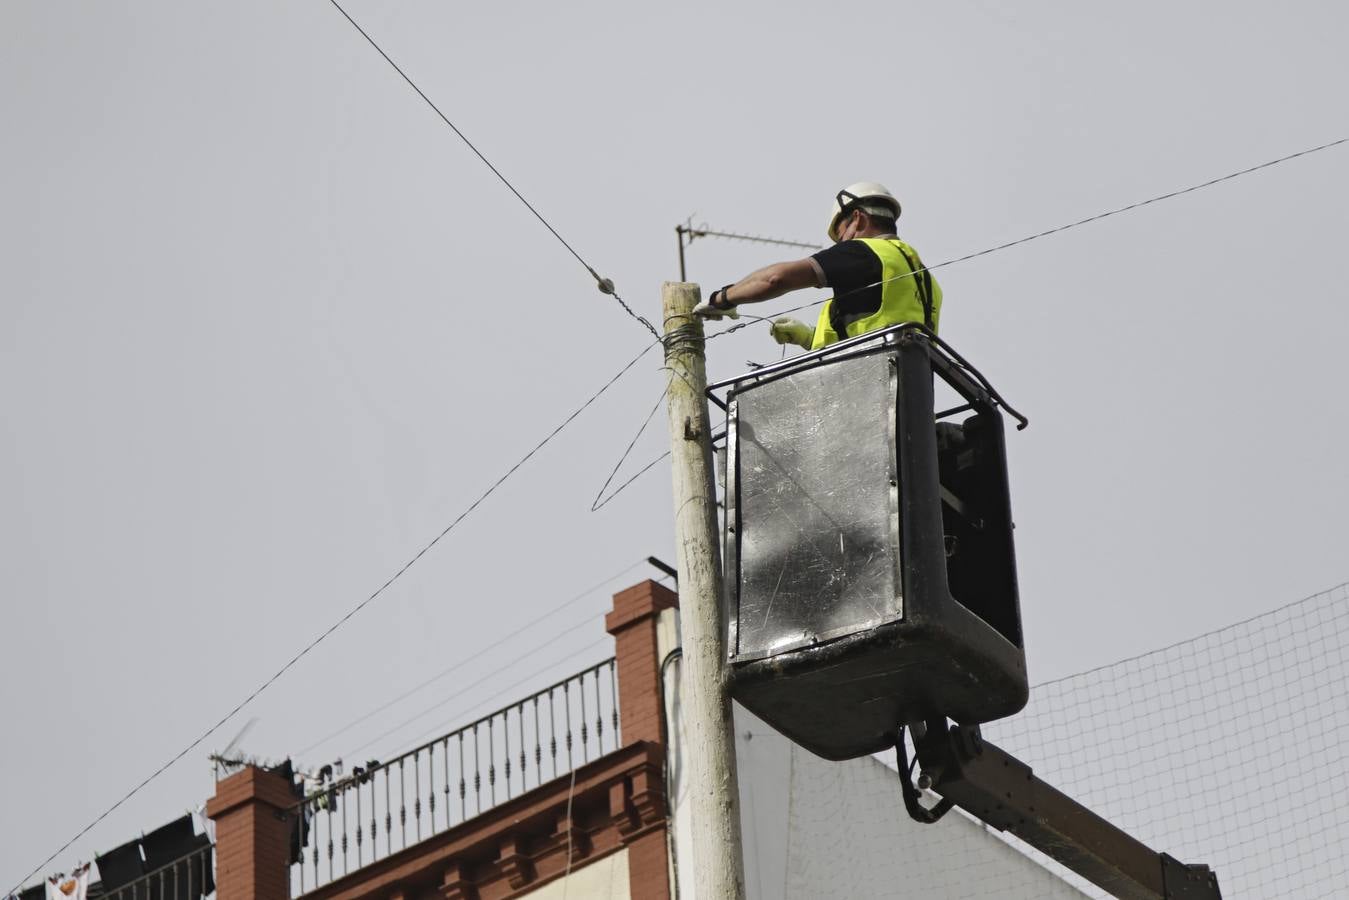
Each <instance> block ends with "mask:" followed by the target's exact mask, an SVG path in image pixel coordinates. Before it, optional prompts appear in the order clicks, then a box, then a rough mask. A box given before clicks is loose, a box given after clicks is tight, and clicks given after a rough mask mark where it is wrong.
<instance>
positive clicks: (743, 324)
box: [707, 137, 1349, 341]
mask: <svg viewBox="0 0 1349 900" xmlns="http://www.w3.org/2000/svg"><path fill="white" fill-rule="evenodd" d="M1345 143H1349V137H1346V138H1340V139H1339V140H1335V141H1330V142H1329V143H1325V144H1321V145H1319V146H1316V147H1309V148H1307V149H1306V150H1299V151H1297V152H1296V153H1289V154H1288V155H1287V156H1280V157H1278V158H1277V159H1271V160H1267V161H1265V162H1262V163H1259V164H1258V165H1254V166H1250V167H1248V168H1245V169H1240V170H1238V171H1236V172H1230V173H1228V174H1227V175H1222V176H1219V177H1217V178H1211V179H1209V180H1208V181H1205V182H1202V183H1200V184H1193V185H1190V186H1189V187H1185V188H1180V189H1179V190H1175V191H1170V192H1168V193H1165V194H1158V195H1157V196H1156V197H1149V198H1148V199H1147V200H1140V201H1138V202H1137V203H1130V204H1129V205H1128V206H1121V207H1119V208H1118V209H1111V210H1107V211H1106V212H1101V213H1097V214H1096V215H1094V216H1087V217H1086V218H1085V219H1078V220H1077V221H1076V222H1069V223H1067V224H1065V225H1059V226H1057V227H1055V228H1049V229H1046V230H1044V231H1040V232H1037V233H1035V234H1031V235H1027V236H1026V237H1022V238H1017V239H1016V240H1014V241H1007V242H1006V243H1003V244H998V245H997V246H994V247H988V248H987V249H984V250H977V251H975V252H974V253H967V254H965V255H964V256H958V257H956V258H955V259H948V260H945V261H944V262H939V263H937V264H935V265H931V266H922V267H919V268H918V269H915V270H913V271H910V272H904V273H903V274H900V275H894V276H892V277H890V278H883V279H881V280H880V281H877V282H874V283H872V284H867V285H863V286H862V287H859V288H855V289H853V290H851V291H848V292H847V293H843V294H835V295H834V296H833V297H826V298H825V299H823V300H816V301H813V302H811V303H804V304H802V305H801V306H794V307H792V308H791V309H786V310H783V311H782V312H780V313H778V315H779V316H785V315H787V314H788V313H794V312H800V311H801V310H803V309H810V308H811V307H812V306H819V305H821V304H823V303H828V302H829V301H830V300H841V299H843V298H844V297H850V296H852V295H853V294H857V293H860V292H862V291H866V290H870V289H871V288H874V287H880V286H882V285H886V284H889V283H890V282H892V281H899V280H900V279H902V278H912V277H914V276H916V275H921V274H923V273H924V272H931V271H933V270H935V269H941V268H944V267H946V266H953V265H955V264H956V263H962V262H966V261H967V260H971V259H975V258H977V257H980V256H987V255H988V254H990V253H997V252H998V251H999V250H1006V249H1008V248H1009V247H1016V246H1018V245H1020V244H1026V243H1029V242H1031V241H1034V240H1038V239H1039V238H1042V237H1048V236H1049V235H1051V234H1058V233H1059V232H1061V231H1067V230H1069V229H1070V228H1077V227H1078V226H1079V225H1087V224H1090V223H1091V222H1099V221H1100V220H1101V219H1108V218H1109V217H1111V216H1115V215H1119V214H1120V213H1125V212H1129V211H1130V210H1134V209H1139V208H1141V207H1144V206H1148V205H1150V204H1153V203H1160V202H1161V201H1163V200H1170V199H1172V198H1173V197H1179V196H1181V195H1182V194H1189V193H1191V192H1193V191H1198V190H1201V189H1203V188H1206V187H1212V186H1213V185H1215V184H1221V183H1222V182H1224V181H1230V180H1232V179H1233V178H1240V177H1241V176H1243V175H1249V174H1251V173H1252V172H1258V171H1260V170H1261V169H1268V168H1269V167H1270V166H1277V165H1278V164H1279V163H1285V162H1288V161H1289V160H1294V159H1297V158H1298V157H1300V156H1307V155H1309V154H1312V153H1318V152H1320V151H1322V150H1329V149H1331V148H1332V147H1338V146H1340V145H1341V144H1345ZM759 321H763V319H762V318H761V319H759ZM753 324H755V323H754V322H740V323H738V324H736V325H733V326H731V327H730V328H727V329H724V330H723V331H719V332H717V333H716V334H713V335H709V336H708V338H707V339H708V340H709V341H710V340H712V339H713V338H719V337H722V336H724V335H727V334H731V333H733V332H736V331H739V330H740V329H742V328H748V327H749V326H750V325H753Z"/></svg>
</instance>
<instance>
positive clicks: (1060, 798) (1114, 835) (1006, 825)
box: [898, 720, 1222, 900]
mask: <svg viewBox="0 0 1349 900" xmlns="http://www.w3.org/2000/svg"><path fill="white" fill-rule="evenodd" d="M909 730H910V731H911V733H912V734H913V738H914V746H915V748H916V749H917V752H918V760H917V762H918V764H919V765H920V766H921V775H920V777H919V785H920V786H922V787H925V788H930V789H931V790H932V791H934V792H935V793H937V794H939V795H940V796H941V797H942V801H941V803H939V804H938V805H937V806H936V807H934V808H932V809H926V808H924V807H923V806H921V805H920V804H919V802H918V790H917V788H915V787H914V785H913V782H912V780H911V776H910V773H909V771H908V761H907V759H906V756H907V754H906V751H905V746H904V735H903V732H902V731H901V733H900V736H899V742H898V751H899V762H900V783H901V785H902V787H903V789H904V805H905V806H906V807H907V808H908V811H909V814H910V815H911V816H912V817H913V818H914V819H916V820H917V821H919V822H923V823H931V822H934V821H936V819H938V818H940V817H941V815H942V813H944V812H945V811H946V810H947V809H949V808H950V807H951V806H952V805H954V806H959V807H960V808H961V809H963V810H965V811H966V812H967V813H969V814H970V815H972V816H974V817H975V818H977V819H979V820H980V821H983V822H985V823H987V824H988V825H990V826H992V827H993V828H996V829H998V830H999V831H1009V832H1011V833H1012V834H1014V835H1016V836H1017V837H1019V838H1020V839H1021V840H1023V841H1025V842H1026V843H1028V844H1030V845H1031V846H1032V847H1034V848H1035V849H1037V850H1039V851H1041V852H1043V853H1045V854H1046V855H1048V856H1050V857H1052V858H1053V859H1055V860H1057V861H1058V862H1060V863H1062V864H1063V865H1065V866H1067V867H1068V868H1070V869H1072V870H1073V871H1074V872H1076V873H1077V874H1079V875H1081V876H1082V877H1083V878H1086V879H1087V880H1089V881H1091V882H1092V883H1093V884H1096V885H1098V886H1100V887H1101V888H1104V889H1105V890H1107V891H1109V892H1110V893H1111V894H1113V895H1114V896H1116V897H1122V898H1127V900H1221V897H1222V895H1221V893H1219V890H1218V877H1217V875H1215V874H1214V873H1213V872H1212V871H1210V870H1209V867H1208V866H1206V865H1186V864H1185V863H1182V862H1180V861H1178V860H1176V859H1175V858H1173V857H1171V856H1168V855H1167V854H1165V853H1158V852H1156V851H1155V850H1152V849H1150V848H1149V847H1147V846H1146V845H1145V844H1143V843H1142V842H1141V841H1138V840H1136V839H1134V838H1133V837H1130V836H1129V835H1128V834H1126V833H1125V832H1123V831H1121V830H1120V829H1118V828H1116V827H1115V826H1114V825H1111V824H1110V823H1109V822H1107V821H1106V820H1105V819H1103V818H1101V817H1100V816H1098V815H1096V814H1095V813H1094V812H1092V811H1091V810H1089V809H1087V808H1086V807H1085V806H1083V805H1082V804H1080V803H1077V802H1076V801H1074V800H1073V799H1072V798H1070V797H1068V796H1067V795H1065V794H1063V793H1062V792H1060V791H1058V790H1056V789H1055V788H1053V787H1052V786H1050V785H1048V784H1046V783H1045V782H1043V781H1041V780H1040V779H1039V778H1036V777H1035V775H1034V773H1032V772H1031V767H1030V766H1028V765H1026V764H1025V763H1023V762H1021V761H1020V760H1019V759H1017V758H1015V757H1014V756H1012V755H1011V754H1009V753H1006V752H1005V751H1003V750H1000V749H998V748H997V747H995V746H994V745H993V744H990V743H989V742H987V741H985V740H984V739H983V737H982V735H981V734H980V733H979V728H978V726H963V725H955V724H952V725H950V726H949V727H948V725H947V723H946V721H945V720H940V721H934V722H931V723H921V722H915V723H912V724H911V725H910V726H909Z"/></svg>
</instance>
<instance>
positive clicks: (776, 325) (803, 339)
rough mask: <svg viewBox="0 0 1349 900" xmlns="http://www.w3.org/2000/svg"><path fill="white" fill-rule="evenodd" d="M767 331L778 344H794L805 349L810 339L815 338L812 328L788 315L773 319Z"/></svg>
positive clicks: (808, 347) (808, 345) (807, 348)
mask: <svg viewBox="0 0 1349 900" xmlns="http://www.w3.org/2000/svg"><path fill="white" fill-rule="evenodd" d="M768 333H769V334H771V335H772V336H773V340H775V341H777V342H778V343H779V344H795V345H796V346H798V347H802V348H804V349H806V350H809V349H810V344H811V341H813V340H814V339H815V329H814V328H811V327H810V326H809V325H807V324H806V323H805V322H798V321H797V320H796V319H793V318H791V317H789V316H780V317H779V318H776V319H774V320H773V324H772V325H771V326H770V327H769V329H768Z"/></svg>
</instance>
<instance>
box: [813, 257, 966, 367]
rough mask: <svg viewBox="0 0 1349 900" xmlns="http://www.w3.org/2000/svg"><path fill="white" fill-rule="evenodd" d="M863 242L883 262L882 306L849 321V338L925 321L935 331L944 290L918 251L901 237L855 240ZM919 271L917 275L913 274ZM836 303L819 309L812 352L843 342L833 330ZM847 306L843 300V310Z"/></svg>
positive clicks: (846, 329) (830, 303)
mask: <svg viewBox="0 0 1349 900" xmlns="http://www.w3.org/2000/svg"><path fill="white" fill-rule="evenodd" d="M854 240H858V241H861V242H862V243H863V244H866V245H867V247H868V248H870V250H871V252H872V253H875V254H876V256H877V257H879V258H880V261H881V277H880V281H881V282H882V284H881V286H880V290H881V305H880V308H879V309H877V310H876V311H875V312H873V313H870V314H868V315H867V316H865V317H863V318H859V319H855V320H853V321H850V322H848V323H847V324H846V325H844V326H843V330H844V331H846V332H847V335H846V336H847V337H857V336H858V335H859V334H866V333H867V332H868V331H876V330H878V329H881V328H888V327H889V326H891V325H898V324H900V323H901V322H923V323H925V324H926V325H927V326H928V327H929V328H931V329H932V330H933V331H934V332H935V331H936V330H937V323H938V320H939V319H940V318H941V287H940V286H939V285H938V284H937V280H936V279H935V278H933V277H932V276H931V274H930V273H928V272H926V271H919V270H921V269H922V268H923V262H922V260H920V259H919V258H918V251H916V250H914V249H913V248H912V247H910V246H909V245H908V244H906V243H904V242H903V241H901V240H900V239H899V238H854ZM911 272H918V274H917V275H910V274H909V273H911ZM831 287H833V288H834V290H835V292H836V293H842V292H843V291H842V289H840V288H839V287H838V286H837V285H831ZM835 302H836V300H830V301H829V302H827V303H825V305H824V309H822V310H820V318H819V321H817V322H816V323H815V337H814V339H813V340H812V341H811V344H810V349H812V350H818V349H820V348H821V347H827V346H828V345H830V344H833V343H836V342H837V341H839V340H841V338H840V337H839V334H838V332H837V331H835V330H834V323H835V321H836V316H835V313H834V304H835ZM846 307H847V298H845V299H844V304H843V307H842V309H846Z"/></svg>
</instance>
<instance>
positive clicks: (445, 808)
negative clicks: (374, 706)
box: [291, 658, 619, 895]
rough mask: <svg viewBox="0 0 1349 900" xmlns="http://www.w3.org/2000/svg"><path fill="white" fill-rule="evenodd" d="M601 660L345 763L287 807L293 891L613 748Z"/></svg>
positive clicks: (607, 674)
mask: <svg viewBox="0 0 1349 900" xmlns="http://www.w3.org/2000/svg"><path fill="white" fill-rule="evenodd" d="M618 747H619V729H618V686H617V679H616V673H615V670H614V660H613V659H612V658H610V659H607V660H605V661H604V662H602V663H599V664H598V665H594V666H591V667H590V668H588V669H585V670H584V671H582V672H580V673H578V674H576V675H572V676H571V677H570V678H566V679H563V680H562V681H559V682H558V683H557V684H554V685H552V686H551V687H547V688H544V689H543V690H541V691H539V692H537V693H535V694H531V695H530V696H528V697H525V698H524V699H522V700H518V701H516V702H514V703H512V704H511V705H509V706H507V707H504V708H502V709H499V710H497V711H496V712H494V713H492V714H490V715H487V716H484V717H482V718H481V719H478V720H477V721H476V722H472V723H470V724H468V725H465V726H464V727H463V728H459V729H456V730H455V731H451V732H450V733H448V734H445V735H442V736H441V737H438V738H435V739H434V740H431V741H429V742H427V743H425V744H422V745H421V746H420V747H417V748H415V749H413V750H410V751H408V752H407V753H404V754H403V755H401V756H398V757H396V758H394V759H391V760H388V761H386V762H383V763H377V764H375V765H372V766H370V767H368V768H360V769H353V770H352V771H351V773H350V774H348V775H346V776H345V777H343V778H340V779H339V780H338V781H336V782H334V783H333V784H331V785H329V786H327V787H325V788H323V789H321V790H318V791H315V792H314V793H311V794H310V795H308V796H306V797H305V799H304V800H303V801H302V802H300V803H298V804H297V805H296V806H295V807H294V808H293V810H292V812H293V813H295V822H296V834H295V836H294V839H293V842H292V859H296V858H298V859H299V862H297V863H294V864H293V865H292V867H291V889H292V894H294V895H299V894H302V893H304V892H305V891H309V890H313V889H314V888H316V887H319V886H320V885H323V884H325V883H327V882H329V881H333V880H335V879H337V878H341V877H342V876H344V875H346V874H347V873H349V872H352V871H354V870H355V869H358V868H360V867H361V866H364V865H368V864H369V863H372V862H375V861H376V860H378V859H383V858H384V857H386V856H389V855H391V854H394V853H397V852H398V851H400V850H402V849H404V848H406V847H410V846H412V845H413V844H415V843H417V842H418V841H421V840H424V839H426V838H428V837H430V836H431V835H433V834H437V833H439V832H442V831H445V830H446V829H449V828H451V827H454V826H456V825H459V824H460V823H462V822H464V821H467V820H468V819H471V818H473V817H474V816H477V815H480V814H481V813H484V812H486V811H487V810H489V809H491V808H492V807H494V806H496V805H497V804H499V803H502V802H504V801H506V800H508V799H510V798H512V797H517V796H519V795H520V794H523V793H525V792H526V791H529V790H533V789H534V788H536V787H538V786H539V785H541V784H544V783H545V782H548V781H551V780H553V779H555V778H558V777H561V776H563V775H566V774H568V773H569V772H571V771H572V770H573V769H574V768H576V767H577V766H580V765H583V764H584V763H586V762H589V761H591V760H593V759H598V758H599V757H600V756H603V755H604V754H605V753H608V752H611V751H613V750H616V749H618Z"/></svg>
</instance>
